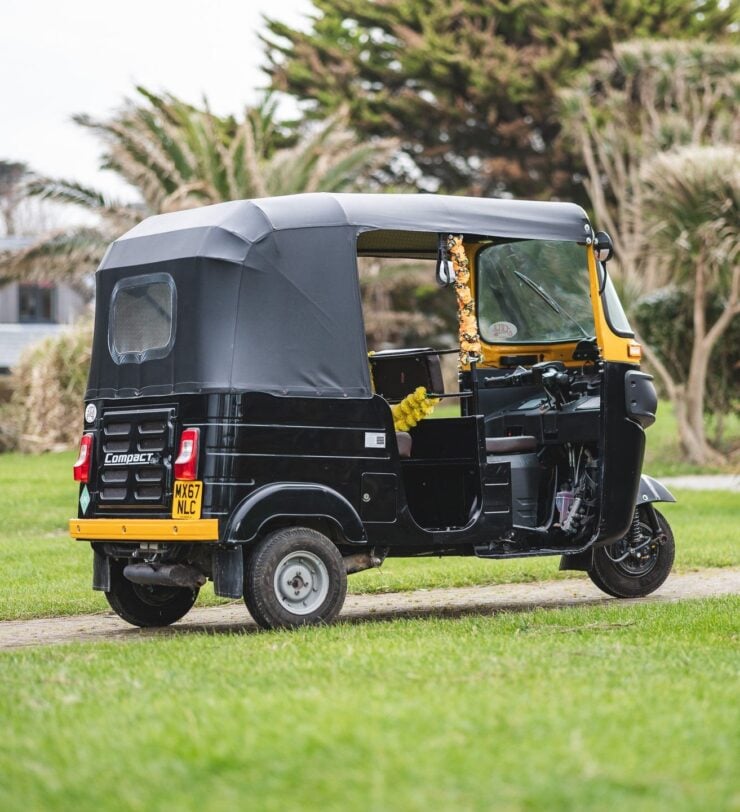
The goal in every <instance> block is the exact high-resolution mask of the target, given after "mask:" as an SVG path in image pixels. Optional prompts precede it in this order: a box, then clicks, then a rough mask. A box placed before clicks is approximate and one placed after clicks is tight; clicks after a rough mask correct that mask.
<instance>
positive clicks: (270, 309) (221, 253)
mask: <svg viewBox="0 0 740 812" xmlns="http://www.w3.org/2000/svg"><path fill="white" fill-rule="evenodd" d="M611 251H612V247H611V241H610V239H609V237H608V235H606V234H605V233H603V232H599V233H594V231H593V229H592V226H591V224H590V223H589V220H588V217H587V216H586V214H585V212H584V211H583V209H581V208H580V207H579V206H577V205H574V204H570V203H544V202H530V201H515V200H492V199H481V198H466V197H449V196H441V195H413V194H412V195H399V194H387V195H384V194H375V195H366V194H303V195H292V196H285V197H275V198H266V199H258V200H245V201H233V202H228V203H222V204H218V205H214V206H208V207H205V208H200V209H192V210H187V211H181V212H176V213H171V214H163V215H158V216H155V217H150V218H148V219H146V220H144V221H143V222H142V223H140V224H139V225H137V226H136V227H135V228H133V229H132V230H131V231H129V232H128V233H126V234H124V235H123V236H122V237H121V238H120V239H118V240H116V241H115V242H114V243H113V244H112V245H111V246H110V248H109V249H108V251H107V253H106V255H105V257H104V259H103V261H102V262H101V264H100V267H99V269H98V271H97V274H96V314H95V332H94V344H93V351H92V360H91V366H90V375H89V383H88V388H87V392H86V395H85V405H84V415H83V417H84V430H83V434H82V438H81V442H80V451H79V457H78V459H77V461H76V462H75V464H74V477H75V479H76V480H77V481H79V483H80V489H79V502H78V515H77V518H76V519H72V520H71V521H70V524H69V529H70V533H71V535H72V537H73V538H75V539H79V540H84V541H89V542H91V546H92V550H93V589H97V590H101V591H103V592H104V593H105V595H106V597H107V599H108V602H109V603H110V605H111V607H112V608H113V609H114V611H115V612H116V613H118V615H120V616H121V617H122V618H123V619H124V620H126V621H128V622H129V623H132V624H134V625H137V626H158V625H166V624H170V623H173V622H175V621H177V620H179V619H180V618H182V617H183V616H184V615H185V614H186V613H187V612H188V610H189V609H190V608H191V607H192V605H193V603H194V602H195V599H196V597H197V594H198V590H199V589H200V587H202V586H203V585H204V584H205V583H206V581H207V580H208V579H211V580H212V581H213V584H214V590H215V593H216V594H217V595H221V596H224V597H229V598H240V597H243V598H244V601H245V603H246V605H247V608H248V609H249V612H250V613H251V614H252V616H253V617H254V619H255V620H256V621H257V623H258V624H260V625H261V626H263V627H265V628H275V627H295V626H300V625H305V624H315V623H325V622H329V621H331V620H333V619H334V618H336V616H337V614H338V613H339V611H340V609H341V607H342V604H343V602H344V598H345V593H346V589H347V576H348V574H351V573H353V572H358V571H360V570H363V569H367V568H370V567H376V566H380V565H381V564H382V562H383V561H384V559H385V558H387V557H394V556H405V557H415V556H477V557H479V558H490V559H500V558H512V557H523V556H544V555H551V556H552V555H557V556H560V557H561V568H563V569H579V570H584V571H585V572H587V573H588V575H589V576H590V578H591V579H592V581H593V582H594V583H595V584H596V585H597V586H598V587H599V588H600V589H602V590H603V591H604V592H606V593H607V594H609V595H612V596H615V597H619V598H633V597H638V596H642V595H647V594H648V593H650V592H652V591H653V590H655V589H657V588H658V587H659V586H660V585H661V584H662V583H663V581H664V580H665V579H666V577H667V576H668V574H669V572H670V570H671V567H672V564H673V557H674V541H673V535H672V533H671V530H670V527H669V526H668V523H667V522H666V520H665V518H664V517H663V516H662V515H661V514H660V513H659V512H658V511H657V510H656V509H655V503H656V502H660V501H675V500H674V499H673V497H672V496H671V494H670V493H669V492H668V491H667V490H666V488H665V487H663V486H662V485H661V484H660V483H659V482H657V481H656V480H654V479H652V478H650V477H648V476H644V475H642V473H641V468H642V460H643V452H644V449H645V429H646V428H647V427H649V426H650V425H651V424H652V423H653V422H654V420H655V412H656V407H657V397H656V392H655V388H654V386H653V384H652V379H651V377H650V376H649V375H647V374H646V373H644V372H642V371H640V365H639V362H640V355H641V350H640V345H639V344H638V343H637V342H636V341H635V338H634V333H633V332H632V330H631V328H630V325H629V322H628V320H627V318H626V316H625V314H624V311H623V309H622V307H621V305H620V303H619V299H618V297H617V294H616V292H615V289H614V286H613V284H612V282H611V280H610V278H609V275H608V273H607V260H608V259H609V257H610V255H611ZM359 257H381V258H383V257H392V258H398V257H405V258H413V259H419V260H428V262H429V267H430V278H431V277H432V276H434V275H436V278H437V281H438V282H439V283H440V284H441V285H444V286H449V287H450V291H449V295H450V307H451V308H453V309H456V310H457V315H458V323H459V341H458V342H456V343H455V345H454V346H453V347H450V348H445V349H434V348H426V347H425V348H412V347H409V348H401V349H394V350H387V349H386V350H382V349H381V350H380V351H377V352H373V349H377V348H368V347H367V346H366V338H365V330H364V323H363V311H362V302H361V296H360V284H359V280H358V258H359ZM446 352H450V353H454V354H455V355H457V356H458V370H459V371H458V376H457V385H453V386H451V387H449V388H450V390H451V391H446V389H445V384H444V379H443V376H442V374H441V361H440V359H441V356H443V355H444V354H445V353H446ZM440 402H442V403H445V402H447V403H448V404H459V405H457V406H455V408H454V409H450V408H449V407H448V408H446V409H445V410H444V411H445V412H451V414H449V415H448V416H441V417H436V418H435V417H433V416H431V415H430V414H429V413H430V412H431V411H432V410H433V408H434V406H435V405H436V404H438V403H440ZM437 408H439V407H437Z"/></svg>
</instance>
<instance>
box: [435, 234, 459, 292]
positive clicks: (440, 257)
mask: <svg viewBox="0 0 740 812" xmlns="http://www.w3.org/2000/svg"><path fill="white" fill-rule="evenodd" d="M435 275H436V277H437V284H438V285H439V286H440V287H442V288H445V287H448V286H449V285H452V284H453V283H454V281H455V268H454V266H453V265H452V260H451V259H450V258H449V256H448V254H447V244H446V241H445V238H444V237H440V238H439V245H438V248H437V268H436V271H435Z"/></svg>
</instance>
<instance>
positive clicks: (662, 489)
mask: <svg viewBox="0 0 740 812" xmlns="http://www.w3.org/2000/svg"><path fill="white" fill-rule="evenodd" d="M675 501H676V497H675V496H674V495H673V494H672V493H671V492H670V491H669V490H668V488H666V486H665V485H662V484H661V483H660V482H658V480H657V479H653V477H651V476H647V475H646V474H643V475H642V476H641V477H640V489H639V490H638V491H637V502H636V504H638V505H647V504H650V502H675Z"/></svg>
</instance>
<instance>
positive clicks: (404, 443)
mask: <svg viewBox="0 0 740 812" xmlns="http://www.w3.org/2000/svg"><path fill="white" fill-rule="evenodd" d="M396 442H397V443H398V456H399V457H401V458H402V459H408V458H409V457H410V456H411V435H410V434H409V433H408V432H407V431H397V432H396Z"/></svg>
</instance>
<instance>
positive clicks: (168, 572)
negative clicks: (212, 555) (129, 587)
mask: <svg viewBox="0 0 740 812" xmlns="http://www.w3.org/2000/svg"><path fill="white" fill-rule="evenodd" d="M123 576H124V578H127V579H128V580H129V581H131V582H133V583H134V584H143V585H144V586H176V587H183V588H185V589H200V588H201V587H202V586H203V584H205V582H206V581H207V580H208V579H207V578H206V576H205V575H203V573H202V572H200V570H197V569H195V567H189V566H187V565H185V564H127V565H126V566H125V567H124V568H123Z"/></svg>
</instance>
